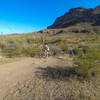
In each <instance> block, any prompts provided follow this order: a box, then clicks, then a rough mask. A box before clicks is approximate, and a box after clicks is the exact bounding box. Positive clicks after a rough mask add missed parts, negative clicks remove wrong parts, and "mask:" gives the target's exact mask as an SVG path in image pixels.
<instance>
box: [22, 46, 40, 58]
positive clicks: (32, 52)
mask: <svg viewBox="0 0 100 100" xmlns="http://www.w3.org/2000/svg"><path fill="white" fill-rule="evenodd" d="M40 52H41V49H40V48H39V47H37V46H35V45H31V46H29V47H28V48H26V49H24V50H23V53H24V54H25V55H26V56H30V57H34V56H39V55H40Z"/></svg>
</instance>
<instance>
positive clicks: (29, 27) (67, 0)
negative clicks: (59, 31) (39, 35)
mask: <svg viewBox="0 0 100 100" xmlns="http://www.w3.org/2000/svg"><path fill="white" fill-rule="evenodd" d="M97 5H100V0H0V34H1V33H3V34H9V33H27V32H33V31H38V30H41V29H45V28H46V27H47V26H49V25H51V24H53V22H54V21H55V19H56V18H57V17H59V16H61V15H63V14H64V13H66V12H67V11H68V10H69V9H70V8H73V7H80V6H81V7H86V8H94V7H96V6H97Z"/></svg>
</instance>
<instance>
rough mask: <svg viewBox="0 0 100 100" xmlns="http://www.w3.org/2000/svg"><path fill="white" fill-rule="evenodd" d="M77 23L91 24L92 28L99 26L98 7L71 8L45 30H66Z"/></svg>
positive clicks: (99, 9) (99, 12)
mask: <svg viewBox="0 0 100 100" xmlns="http://www.w3.org/2000/svg"><path fill="white" fill-rule="evenodd" d="M79 23H91V25H93V26H95V25H100V6H97V7H96V8H84V7H77V8H71V9H70V10H69V11H68V12H67V13H65V14H64V15H63V16H60V17H58V18H57V19H56V20H55V22H54V24H53V25H51V26H48V27H47V29H58V28H66V27H69V26H73V25H76V24H79Z"/></svg>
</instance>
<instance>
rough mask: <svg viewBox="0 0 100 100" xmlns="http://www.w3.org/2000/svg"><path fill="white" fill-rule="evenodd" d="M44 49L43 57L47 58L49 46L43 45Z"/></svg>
mask: <svg viewBox="0 0 100 100" xmlns="http://www.w3.org/2000/svg"><path fill="white" fill-rule="evenodd" d="M44 50H45V57H47V58H48V55H49V50H50V49H49V46H48V45H47V44H46V45H45V46H44Z"/></svg>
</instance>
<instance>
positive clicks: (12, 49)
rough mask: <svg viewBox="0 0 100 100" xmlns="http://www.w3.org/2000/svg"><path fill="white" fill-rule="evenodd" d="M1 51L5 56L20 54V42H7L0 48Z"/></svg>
mask: <svg viewBox="0 0 100 100" xmlns="http://www.w3.org/2000/svg"><path fill="white" fill-rule="evenodd" d="M2 53H3V55H5V56H7V57H15V56H20V55H21V53H22V46H21V45H20V44H9V45H7V46H6V48H4V49H3V50H2Z"/></svg>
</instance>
